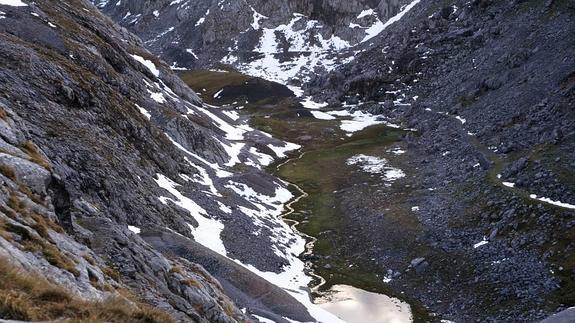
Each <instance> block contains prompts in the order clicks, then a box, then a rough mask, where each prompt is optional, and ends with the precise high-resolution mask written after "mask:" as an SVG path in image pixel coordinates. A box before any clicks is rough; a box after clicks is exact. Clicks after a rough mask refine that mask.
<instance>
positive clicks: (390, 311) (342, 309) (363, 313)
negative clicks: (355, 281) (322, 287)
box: [316, 285, 413, 323]
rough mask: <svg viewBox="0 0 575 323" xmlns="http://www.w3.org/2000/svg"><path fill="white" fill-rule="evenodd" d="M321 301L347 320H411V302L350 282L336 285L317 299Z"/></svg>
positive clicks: (380, 322) (376, 322)
mask: <svg viewBox="0 0 575 323" xmlns="http://www.w3.org/2000/svg"><path fill="white" fill-rule="evenodd" d="M316 302H317V303H318V305H319V306H320V307H321V308H323V309H325V310H327V311H329V312H331V313H333V314H335V315H337V316H338V317H339V318H341V319H342V320H344V321H346V322H348V323H365V322H370V323H407V322H412V321H413V318H412V315H411V309H410V307H409V304H407V303H404V302H402V301H400V300H399V299H397V298H393V297H389V296H386V295H382V294H377V293H371V292H367V291H364V290H362V289H358V288H355V287H352V286H347V285H334V286H333V287H332V288H331V289H330V290H329V292H327V293H326V295H324V296H323V297H321V298H318V299H316Z"/></svg>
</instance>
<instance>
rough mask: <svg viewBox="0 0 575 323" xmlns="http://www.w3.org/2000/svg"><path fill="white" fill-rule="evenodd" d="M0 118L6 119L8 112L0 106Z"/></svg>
mask: <svg viewBox="0 0 575 323" xmlns="http://www.w3.org/2000/svg"><path fill="white" fill-rule="evenodd" d="M0 119H2V120H8V113H6V111H4V109H2V108H0Z"/></svg>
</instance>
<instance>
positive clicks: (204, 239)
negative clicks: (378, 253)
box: [0, 0, 311, 322]
mask: <svg viewBox="0 0 575 323" xmlns="http://www.w3.org/2000/svg"><path fill="white" fill-rule="evenodd" d="M0 80H1V81H0V93H1V96H0V108H1V109H0V138H1V140H0V149H1V151H0V169H1V175H0V177H1V179H2V187H1V191H2V194H0V207H1V211H2V213H1V214H0V255H1V256H2V257H3V260H2V261H3V262H4V261H7V262H9V263H11V264H13V265H14V266H15V267H16V268H22V269H24V270H25V271H30V272H34V273H35V274H34V275H41V276H44V277H46V278H47V279H48V280H49V281H50V282H51V284H56V285H60V286H61V287H63V288H65V289H66V290H67V292H69V293H70V295H72V296H70V297H73V298H74V299H76V298H79V302H82V301H84V300H92V301H99V300H104V299H108V298H110V297H112V296H113V297H120V298H122V297H124V296H125V295H126V294H127V293H129V294H133V295H136V296H134V297H130V299H132V300H133V301H136V303H134V304H136V305H134V306H144V305H137V304H151V305H153V306H155V307H156V308H158V309H161V310H163V311H165V312H167V313H169V314H170V315H171V316H172V317H173V318H175V319H178V320H183V321H199V322H207V321H210V322H214V321H216V322H235V321H243V320H250V319H251V318H253V317H250V316H249V313H250V312H251V311H252V310H251V309H253V310H254V311H256V310H257V311H258V313H260V315H263V316H267V317H272V318H277V317H280V318H281V317H288V318H291V319H296V320H300V321H307V320H311V318H310V316H309V314H308V312H307V310H306V309H305V308H304V307H303V306H302V305H301V304H300V303H298V302H297V301H295V300H294V299H293V298H292V297H291V296H290V295H288V294H287V293H286V292H284V291H283V290H281V289H279V288H278V287H276V286H274V285H271V284H270V283H268V282H266V281H264V280H262V279H261V278H259V277H258V276H256V275H255V274H253V273H252V272H250V271H248V270H246V269H245V267H244V266H240V265H238V264H237V263H235V262H233V261H230V259H229V258H233V259H236V260H237V261H238V262H242V263H244V264H250V265H252V266H253V268H258V269H259V270H261V271H267V272H272V273H273V272H280V271H281V270H282V267H283V266H285V265H287V264H289V263H290V261H291V260H292V258H293V257H294V256H293V255H292V251H291V249H290V248H292V244H293V243H294V241H296V240H297V238H296V237H295V236H293V232H291V231H290V230H289V229H288V228H287V226H286V225H285V224H284V223H283V222H282V221H281V219H279V218H278V215H279V213H280V212H281V209H278V206H277V205H278V203H279V204H280V205H281V202H285V201H286V200H287V199H289V198H290V197H291V194H289V192H288V191H287V190H285V188H283V184H281V183H279V182H277V181H276V180H274V179H273V178H271V177H269V176H266V175H265V174H264V173H263V172H262V171H261V167H262V166H264V165H266V164H267V163H269V162H270V161H271V160H273V158H274V157H277V155H280V156H283V151H285V150H289V149H293V148H295V147H288V146H285V143H283V142H280V141H278V140H274V139H273V138H270V137H269V136H267V135H265V134H263V133H261V132H259V131H255V130H253V129H251V128H249V127H248V126H247V125H246V124H244V121H242V120H237V118H236V117H235V113H234V112H233V111H224V110H223V109H220V108H216V107H212V106H206V105H204V103H203V102H202V101H201V100H200V99H199V98H198V96H197V95H196V94H195V93H194V92H193V91H191V90H190V89H189V88H188V87H187V86H185V85H184V84H183V83H182V81H181V80H180V79H179V78H178V77H177V76H176V75H175V74H174V73H172V71H171V70H170V69H169V67H168V66H167V65H166V64H165V63H164V62H163V61H161V60H159V59H157V58H156V57H154V56H153V55H152V54H150V53H149V52H148V51H147V50H145V49H144V48H143V47H142V43H141V41H140V40H139V39H138V38H136V37H135V36H133V35H132V34H130V33H129V32H127V31H126V30H125V29H123V28H121V27H119V26H117V25H116V24H114V23H113V22H112V21H111V20H109V19H107V18H105V17H104V16H102V15H101V14H100V13H99V12H98V10H97V9H96V8H95V7H94V6H93V5H92V4H91V3H89V2H86V1H81V0H69V1H57V2H53V1H37V2H34V3H29V2H20V1H10V2H2V4H0ZM224 112H226V113H224ZM256 146H257V147H256ZM274 151H275V152H276V153H274ZM240 162H242V163H244V164H246V166H244V167H242V168H241V169H239V168H236V167H234V165H236V164H238V163H240ZM248 165H250V166H248ZM252 187H253V188H252ZM246 191H247V192H250V193H249V194H251V195H246V193H245V192H246ZM239 206H241V207H239ZM258 217H261V219H259V221H255V220H254V219H257V218H258ZM254 232H257V236H258V238H257V239H254V238H253V237H254ZM144 234H146V237H147V239H152V237H154V235H155V234H156V235H162V236H163V237H164V240H165V241H167V240H169V238H170V237H172V238H171V239H174V238H178V239H180V240H178V241H179V243H180V245H183V246H185V248H186V250H187V251H186V253H185V254H178V250H181V248H180V249H178V250H175V251H173V250H172V251H170V250H168V248H167V247H166V248H164V249H163V250H164V251H165V252H164V253H163V254H162V253H160V252H159V251H156V250H155V249H154V248H152V247H151V246H150V244H148V243H147V242H145V241H144V240H143V239H142V237H143V236H144ZM182 241H183V242H182ZM244 242H245V243H244ZM156 245H157V246H158V248H160V247H162V245H161V244H160V245H158V244H156ZM182 248H183V247H182ZM198 255H201V259H203V262H202V263H201V265H200V264H196V263H194V262H195V257H196V256H197V257H199V256H198ZM175 256H181V257H183V258H178V257H175ZM184 258H186V259H188V260H186V259H184ZM213 259H218V262H219V264H220V265H219V266H218V269H219V270H234V271H242V272H244V273H243V275H242V277H243V281H242V284H243V285H242V286H238V285H236V282H226V284H225V285H224V286H223V287H222V285H220V283H219V282H218V281H216V279H214V277H213V276H211V275H210V274H209V273H208V272H207V271H206V270H205V269H204V268H203V267H202V265H203V266H207V267H209V265H210V264H211V263H213ZM2 270H3V272H2V275H4V276H3V277H8V276H9V275H8V273H10V272H12V271H11V270H12V269H10V268H2ZM6 275H8V276H6ZM250 284H256V285H257V286H259V290H260V291H261V290H264V291H262V293H264V292H265V293H266V294H267V295H270V296H269V299H271V300H273V299H274V297H279V298H281V299H282V303H283V304H285V307H284V308H270V303H266V302H263V303H262V302H261V301H255V299H257V298H259V297H260V296H261V295H258V294H257V292H253V290H254V289H253V288H251V287H253V286H251V285H250ZM245 286H249V288H246V287H245ZM6 288H7V287H6ZM14 288H15V289H14V290H16V289H18V288H21V290H22V291H23V292H22V293H23V294H26V290H27V289H26V288H27V287H26V288H24V287H22V286H19V287H18V286H16V287H14ZM245 290H251V291H252V293H251V294H249V293H248V295H244V294H243V291H245ZM28 291H29V290H28ZM230 291H233V292H234V293H235V294H233V298H234V301H240V302H241V304H240V305H241V306H242V307H245V308H247V311H248V314H244V313H242V312H241V311H240V310H239V309H238V308H237V307H236V305H234V302H233V301H232V300H231V299H230V298H229V297H228V296H226V293H230ZM124 292H126V293H124ZM10 293H11V292H10ZM122 295H124V296H122ZM240 296H241V297H240ZM23 297H28V296H23ZM16 298H17V297H16V296H15V298H14V299H16ZM56 302H57V300H56ZM250 302H251V303H250ZM33 303H34V304H44V303H42V302H41V301H38V299H36V300H35V301H34V302H33ZM271 303H274V302H273V301H272V302H271ZM2 304H3V305H2V306H4V305H5V304H9V302H8V303H2ZM48 305H49V304H48ZM48 305H47V306H48ZM39 306H40V305H39ZM290 306H291V307H290ZM288 307H289V309H287V308H288ZM21 310H22V311H23V312H22V313H23V314H22V313H20V314H18V313H16V312H17V311H16V310H14V311H13V312H10V311H8V312H4V311H2V313H9V314H6V315H7V316H6V315H4V314H2V317H3V318H14V319H23V320H26V319H28V320H46V319H54V318H60V317H61V316H60V315H61V314H58V313H59V312H56V311H54V312H52V311H48V310H46V309H40V310H39V311H37V312H35V311H32V310H30V311H28V312H26V311H25V310H26V309H25V308H23V309H21ZM38 313H43V314H38ZM76 314H77V315H80V314H78V313H74V314H71V315H76ZM95 315H96V314H95ZM126 315H129V313H128V314H126ZM138 315H140V314H138V313H134V314H133V315H132V317H131V318H130V319H133V320H134V321H138V320H140V316H141V315H140V316H138ZM278 315H279V316H278ZM100 319H102V318H101V317H100ZM119 319H120V320H127V319H126V318H125V317H124V318H119ZM141 319H142V320H144V318H141ZM158 320H162V318H161V317H160V318H159V319H158Z"/></svg>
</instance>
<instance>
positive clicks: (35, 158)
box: [20, 140, 52, 171]
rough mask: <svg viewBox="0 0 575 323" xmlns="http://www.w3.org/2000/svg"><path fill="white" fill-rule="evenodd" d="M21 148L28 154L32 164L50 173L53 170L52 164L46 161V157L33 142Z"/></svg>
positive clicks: (28, 142) (26, 143) (27, 142)
mask: <svg viewBox="0 0 575 323" xmlns="http://www.w3.org/2000/svg"><path fill="white" fill-rule="evenodd" d="M20 148H22V150H23V151H24V152H25V153H26V154H28V156H29V157H30V161H31V162H33V163H36V164H38V165H40V166H42V167H44V168H46V169H47V170H49V171H51V170H52V165H50V162H49V161H48V160H47V159H46V157H44V155H42V153H41V152H40V150H39V149H38V147H37V146H36V145H35V144H34V143H33V142H32V141H30V140H28V141H26V142H25V143H24V145H22V147H20Z"/></svg>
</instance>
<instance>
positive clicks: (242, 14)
mask: <svg viewBox="0 0 575 323" xmlns="http://www.w3.org/2000/svg"><path fill="white" fill-rule="evenodd" d="M406 2H407V1H399V0H381V1H365V0H352V1H325V0H324V1H320V0H318V1H286V0H274V1H261V0H250V1H246V0H242V1H216V0H204V1H168V0H165V1H164V0H163V1H155V2H153V3H151V2H146V1H118V2H114V1H94V3H95V4H96V5H97V6H98V7H99V8H100V9H101V10H102V11H103V12H104V13H106V14H107V15H109V16H111V17H112V18H113V19H114V20H115V21H117V22H118V23H120V24H121V25H123V26H125V27H127V28H128V29H130V30H131V31H133V32H134V33H136V34H137V35H139V36H140V37H142V39H143V40H144V42H145V44H146V46H147V47H148V48H150V49H151V50H152V52H154V53H156V54H158V55H161V56H162V57H163V58H164V59H165V60H166V61H167V62H168V63H169V64H170V65H172V66H173V67H180V68H194V67H205V66H210V65H212V64H217V63H220V62H223V63H226V64H232V65H233V66H235V67H237V68H239V69H240V70H242V71H244V72H248V73H249V74H251V75H256V76H261V77H264V78H267V79H272V80H276V81H281V82H283V83H286V82H288V81H290V80H291V81H296V80H301V79H305V78H306V77H307V76H308V75H310V74H313V73H315V72H318V71H326V70H331V69H332V68H333V67H334V66H335V65H338V64H340V63H341V62H340V60H342V59H343V56H341V53H340V54H339V55H340V56H338V58H336V57H335V56H334V53H335V52H336V51H339V50H341V49H345V48H349V47H350V46H353V45H355V44H357V43H360V42H365V41H367V40H369V39H370V38H371V37H373V36H374V35H375V34H376V33H377V31H378V30H380V29H381V26H382V25H383V23H382V21H383V22H385V21H386V20H387V19H389V18H390V17H391V16H393V15H395V14H396V13H397V12H398V11H399V9H400V7H401V6H402V5H404V4H405V3H406Z"/></svg>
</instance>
